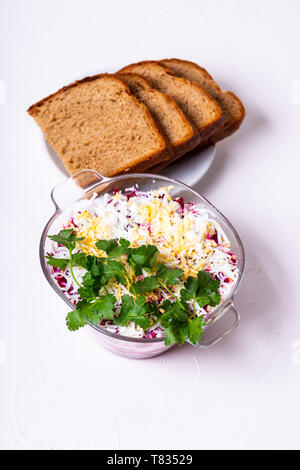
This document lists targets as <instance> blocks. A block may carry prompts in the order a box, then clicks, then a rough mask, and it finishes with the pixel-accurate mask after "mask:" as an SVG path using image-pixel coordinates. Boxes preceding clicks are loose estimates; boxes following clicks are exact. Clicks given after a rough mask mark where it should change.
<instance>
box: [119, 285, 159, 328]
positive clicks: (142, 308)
mask: <svg viewBox="0 0 300 470" xmlns="http://www.w3.org/2000/svg"><path fill="white" fill-rule="evenodd" d="M148 310H149V304H147V303H146V298H145V296H143V295H140V296H139V297H138V298H137V299H136V301H135V302H134V299H133V297H131V295H128V294H125V295H122V305H121V312H120V316H119V317H117V318H115V320H114V323H116V324H118V325H120V326H125V325H126V323H127V322H128V321H133V322H135V323H136V324H137V325H139V326H140V327H141V328H143V329H144V330H145V329H147V328H149V326H150V320H149V318H147V317H145V314H146V313H147V312H148Z"/></svg>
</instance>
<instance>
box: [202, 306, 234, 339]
mask: <svg viewBox="0 0 300 470" xmlns="http://www.w3.org/2000/svg"><path fill="white" fill-rule="evenodd" d="M239 321H240V316H239V314H238V312H237V311H236V309H235V307H234V305H233V304H232V303H230V304H229V306H228V307H227V309H226V310H225V313H224V314H223V315H222V317H221V318H220V319H218V320H216V321H215V322H213V323H212V324H211V325H208V326H207V327H206V328H205V330H204V335H203V337H202V339H201V341H200V343H199V344H197V345H196V346H195V347H196V348H209V347H210V346H213V345H214V344H216V343H217V342H218V341H220V340H221V339H222V338H224V336H226V335H228V334H229V333H231V332H232V331H233V330H234V329H235V328H236V327H237V325H238V323H239Z"/></svg>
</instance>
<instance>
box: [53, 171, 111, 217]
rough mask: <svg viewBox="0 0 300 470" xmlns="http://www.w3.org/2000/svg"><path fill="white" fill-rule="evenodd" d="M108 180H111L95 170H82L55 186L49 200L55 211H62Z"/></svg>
mask: <svg viewBox="0 0 300 470" xmlns="http://www.w3.org/2000/svg"><path fill="white" fill-rule="evenodd" d="M110 180H111V178H106V177H105V176H103V175H100V173H98V172H97V171H95V170H82V171H79V172H78V173H76V174H75V175H72V176H70V178H68V179H66V180H65V181H63V182H62V183H60V184H58V185H57V186H55V187H54V188H53V190H52V192H51V199H52V201H53V203H54V205H55V208H56V210H62V209H64V208H65V207H67V206H68V205H69V204H71V203H72V202H74V201H77V200H78V199H79V198H81V197H83V196H84V195H85V194H86V193H87V192H88V191H91V190H92V189H93V187H95V186H97V185H98V184H99V183H103V182H106V181H107V182H108V181H110Z"/></svg>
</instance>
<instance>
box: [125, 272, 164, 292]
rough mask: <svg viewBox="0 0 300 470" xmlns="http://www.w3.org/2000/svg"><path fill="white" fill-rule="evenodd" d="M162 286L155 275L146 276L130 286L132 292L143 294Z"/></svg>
mask: <svg viewBox="0 0 300 470" xmlns="http://www.w3.org/2000/svg"><path fill="white" fill-rule="evenodd" d="M159 286H160V284H159V282H158V280H157V279H156V277H155V276H149V277H145V278H144V279H143V280H142V281H137V282H135V283H134V284H133V285H132V287H131V288H130V292H133V293H134V294H143V293H145V292H151V291H153V290H155V289H157V288H158V287H159Z"/></svg>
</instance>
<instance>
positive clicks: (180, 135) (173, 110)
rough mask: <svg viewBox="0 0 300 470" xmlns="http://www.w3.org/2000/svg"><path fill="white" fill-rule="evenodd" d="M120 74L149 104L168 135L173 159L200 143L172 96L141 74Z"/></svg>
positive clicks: (149, 107)
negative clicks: (153, 85)
mask: <svg viewBox="0 0 300 470" xmlns="http://www.w3.org/2000/svg"><path fill="white" fill-rule="evenodd" d="M118 75H119V76H120V77H121V78H122V79H123V80H125V82H126V83H127V85H128V86H129V88H130V90H131V92H132V93H134V94H135V96H136V97H137V98H138V99H139V100H140V101H141V102H142V103H144V104H145V105H146V106H147V108H148V109H149V111H150V113H151V114H152V117H153V118H154V120H155V122H156V124H158V128H159V129H160V130H162V132H163V135H165V136H166V137H167V139H168V141H169V143H170V145H171V147H172V150H173V152H174V155H173V158H172V160H173V159H174V158H177V157H179V156H181V155H183V154H184V153H186V152H188V151H189V150H191V149H192V148H194V147H195V146H196V145H197V144H199V142H200V137H199V136H198V135H197V133H196V132H195V131H194V129H193V127H192V125H191V124H190V123H189V121H188V120H187V119H186V117H185V115H184V114H183V112H182V111H181V109H180V108H179V106H178V105H177V104H176V103H175V101H174V100H173V99H172V98H171V97H170V96H168V95H166V94H165V93H162V92H161V91H159V90H158V89H157V88H153V87H152V86H151V85H150V83H149V82H148V81H147V80H146V79H145V78H143V77H142V76H141V75H137V74H134V73H122V74H118Z"/></svg>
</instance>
